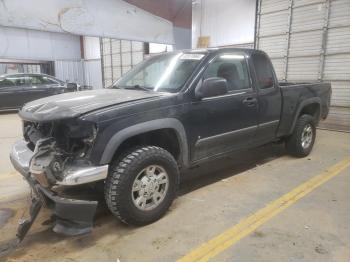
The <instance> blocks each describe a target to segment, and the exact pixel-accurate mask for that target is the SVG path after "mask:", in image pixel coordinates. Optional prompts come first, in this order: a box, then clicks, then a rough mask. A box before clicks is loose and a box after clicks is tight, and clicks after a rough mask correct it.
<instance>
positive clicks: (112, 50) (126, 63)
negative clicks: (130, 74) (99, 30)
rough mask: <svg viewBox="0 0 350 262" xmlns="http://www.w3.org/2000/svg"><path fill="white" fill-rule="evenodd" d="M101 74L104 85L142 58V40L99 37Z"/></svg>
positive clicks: (108, 84)
mask: <svg viewBox="0 0 350 262" xmlns="http://www.w3.org/2000/svg"><path fill="white" fill-rule="evenodd" d="M100 41H101V57H102V69H103V70H102V75H103V85H104V87H108V86H110V85H111V84H112V83H113V82H114V81H115V80H117V79H118V78H120V77H121V76H122V75H123V74H125V73H126V72H127V71H129V70H130V69H131V68H132V67H133V66H135V65H136V64H138V63H140V62H141V61H142V60H143V59H144V45H143V42H138V41H129V40H118V39H110V38H101V40H100Z"/></svg>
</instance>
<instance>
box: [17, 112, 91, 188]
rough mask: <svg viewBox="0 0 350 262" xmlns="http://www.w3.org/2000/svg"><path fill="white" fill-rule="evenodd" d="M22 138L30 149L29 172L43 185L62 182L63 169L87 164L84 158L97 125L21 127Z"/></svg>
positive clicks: (59, 123)
mask: <svg viewBox="0 0 350 262" xmlns="http://www.w3.org/2000/svg"><path fill="white" fill-rule="evenodd" d="M23 130H24V138H25V139H26V141H27V142H29V143H28V144H29V147H34V149H33V150H34V155H33V157H32V160H31V163H30V172H31V173H32V174H33V175H34V176H35V177H36V179H37V180H38V181H39V182H40V183H41V184H42V185H43V186H49V185H52V184H55V182H56V181H57V180H62V179H63V176H64V172H63V171H64V170H65V168H66V167H67V166H69V165H72V164H74V163H77V162H79V164H80V165H89V164H90V163H89V160H88V157H89V155H90V152H91V149H92V146H93V144H94V141H95V138H96V135H97V125H96V124H95V123H91V122H86V121H83V120H77V119H73V120H65V121H57V122H51V123H30V122H25V123H24V125H23Z"/></svg>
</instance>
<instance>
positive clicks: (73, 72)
mask: <svg viewBox="0 0 350 262" xmlns="http://www.w3.org/2000/svg"><path fill="white" fill-rule="evenodd" d="M55 76H56V77H57V78H58V79H61V80H62V81H68V82H74V83H78V84H80V85H84V65H83V61H82V60H76V61H72V60H56V61H55Z"/></svg>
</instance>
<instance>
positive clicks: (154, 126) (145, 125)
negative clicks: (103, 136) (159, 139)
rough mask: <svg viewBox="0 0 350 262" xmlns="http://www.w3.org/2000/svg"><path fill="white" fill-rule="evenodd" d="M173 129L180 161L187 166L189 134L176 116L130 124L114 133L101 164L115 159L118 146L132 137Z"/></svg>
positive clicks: (103, 154)
mask: <svg viewBox="0 0 350 262" xmlns="http://www.w3.org/2000/svg"><path fill="white" fill-rule="evenodd" d="M165 129H171V130H173V131H174V133H175V134H176V138H177V142H178V144H179V149H180V152H179V153H180V155H179V161H180V164H181V165H182V166H185V167H187V166H188V164H189V152H188V144H187V136H186V132H185V128H184V126H183V124H182V123H181V122H180V121H179V120H178V119H176V118H163V119H156V120H151V121H147V122H142V123H139V124H136V125H133V126H129V127H127V128H125V129H122V130H120V131H119V132H117V133H116V134H114V135H113V136H112V137H111V139H110V140H109V141H108V143H107V146H106V148H105V150H104V151H103V153H102V157H101V161H100V164H108V163H110V162H111V160H112V159H113V157H114V155H115V153H116V152H117V150H118V148H119V147H120V146H121V145H122V143H123V142H124V141H126V140H128V139H130V138H132V137H136V136H138V135H142V134H145V133H147V132H151V131H158V130H165Z"/></svg>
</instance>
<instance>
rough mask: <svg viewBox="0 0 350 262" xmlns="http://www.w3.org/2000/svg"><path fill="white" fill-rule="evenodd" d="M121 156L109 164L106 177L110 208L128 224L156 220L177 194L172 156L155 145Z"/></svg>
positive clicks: (176, 173) (147, 222)
mask: <svg viewBox="0 0 350 262" xmlns="http://www.w3.org/2000/svg"><path fill="white" fill-rule="evenodd" d="M120 159H121V160H120ZM120 159H119V160H116V161H115V163H113V164H112V168H111V169H110V171H109V174H108V177H107V180H106V185H105V198H106V202H107V205H108V207H109V209H110V210H111V212H112V213H113V214H114V215H115V216H117V217H118V218H119V219H120V220H121V221H123V222H125V223H127V224H133V225H145V224H149V223H152V222H154V221H156V220H158V219H159V218H160V217H162V216H163V215H164V214H165V212H166V211H167V210H168V208H169V206H170V205H171V203H172V201H173V200H174V198H175V196H176V191H177V187H178V184H179V171H178V167H177V163H176V161H175V159H174V158H173V156H172V155H171V154H170V153H169V152H168V151H166V150H164V149H163V148H160V147H155V146H145V147H138V148H134V149H133V150H130V151H128V152H126V153H125V154H124V156H123V157H121V158H120Z"/></svg>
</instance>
